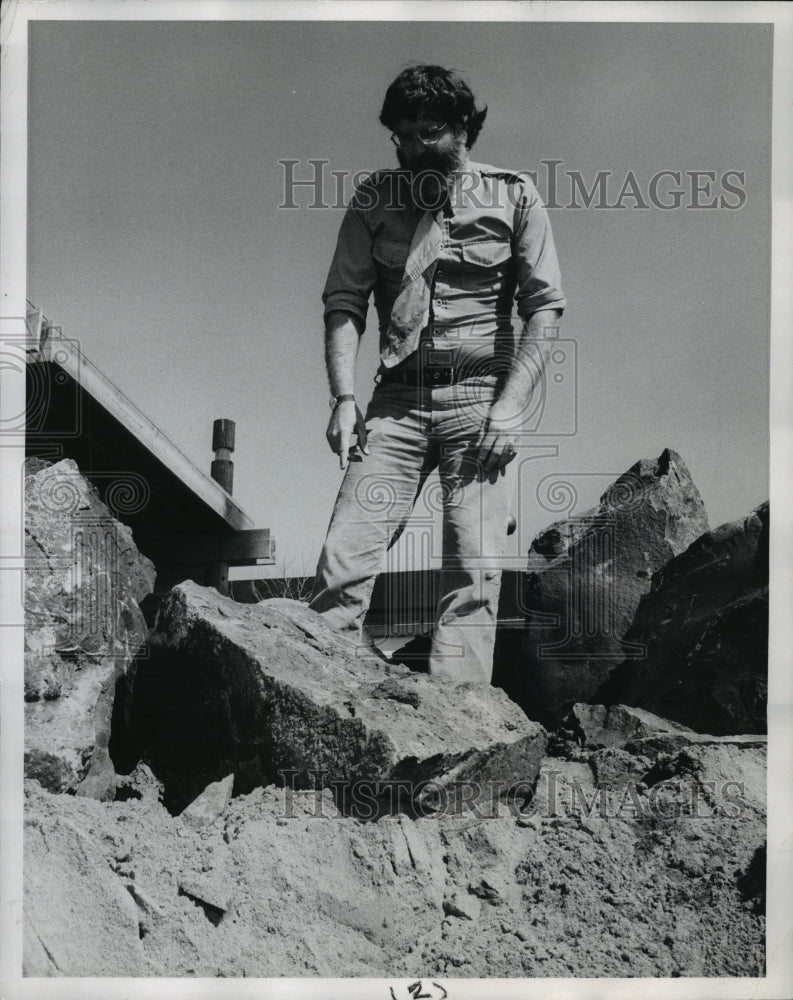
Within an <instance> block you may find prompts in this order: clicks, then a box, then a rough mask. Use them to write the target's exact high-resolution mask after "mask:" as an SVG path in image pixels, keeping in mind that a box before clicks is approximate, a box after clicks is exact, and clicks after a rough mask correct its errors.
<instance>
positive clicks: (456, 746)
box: [112, 581, 546, 812]
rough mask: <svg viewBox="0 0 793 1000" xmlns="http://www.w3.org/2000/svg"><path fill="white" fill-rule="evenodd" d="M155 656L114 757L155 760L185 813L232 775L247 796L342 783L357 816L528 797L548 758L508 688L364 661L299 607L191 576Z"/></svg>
mask: <svg viewBox="0 0 793 1000" xmlns="http://www.w3.org/2000/svg"><path fill="white" fill-rule="evenodd" d="M150 654H151V655H150V656H149V658H148V659H147V660H144V661H141V662H139V663H137V664H136V665H135V668H134V670H133V671H131V672H130V675H129V676H128V678H126V693H125V694H124V695H123V698H122V699H121V700H120V702H119V705H120V711H119V716H118V728H117V730H116V729H114V745H113V747H112V750H113V753H114V757H115V758H116V759H117V760H118V761H119V767H122V765H121V763H120V761H121V760H122V758H123V759H125V760H126V766H127V767H131V766H132V765H133V764H134V763H135V762H136V761H137V760H138V759H143V760H145V762H146V763H147V764H148V765H149V766H150V767H151V769H152V770H153V772H154V773H155V774H156V775H157V777H158V778H159V779H160V780H161V781H162V782H163V783H164V785H165V789H166V797H165V802H166V804H167V805H168V808H169V809H171V810H172V811H174V812H177V811H181V809H183V808H184V807H185V806H186V805H187V804H188V803H189V802H191V801H192V799H193V798H195V796H196V795H197V794H198V793H199V792H200V791H201V790H202V789H203V788H204V787H205V786H206V785H207V784H208V783H209V782H212V781H218V780H219V779H221V778H223V777H225V776H226V775H228V774H230V773H234V775H235V784H234V790H235V794H240V793H244V792H248V791H251V790H252V789H253V788H255V787H257V786H259V785H268V784H271V783H276V784H286V785H289V786H291V787H292V788H295V789H300V788H308V787H314V786H316V787H332V788H334V790H335V792H336V793H338V794H339V795H340V796H341V798H342V799H344V800H345V804H346V805H347V806H350V808H351V809H353V810H354V808H355V807H356V805H358V806H361V805H362V804H364V807H365V811H366V810H367V809H371V810H374V811H375V812H376V811H377V809H379V808H380V806H377V807H375V805H374V804H373V800H374V799H378V801H380V802H381V804H382V803H383V802H385V806H384V807H385V808H390V807H396V808H402V805H403V804H404V803H407V805H406V806H405V807H406V808H415V807H416V805H417V803H418V802H419V801H420V802H421V803H422V804H426V803H427V802H428V800H429V799H433V800H435V801H434V805H433V807H435V806H437V805H438V802H437V800H438V799H441V800H445V801H446V802H447V803H448V801H449V800H448V796H450V795H451V794H452V793H454V794H457V793H458V792H459V791H460V789H461V788H462V789H463V794H464V795H465V796H467V797H469V798H470V797H472V796H473V797H475V798H476V799H477V800H481V799H482V797H483V796H484V797H490V798H491V799H493V798H497V797H498V795H499V793H500V792H502V793H503V792H506V791H507V790H508V789H509V788H510V786H512V785H514V784H516V783H521V784H522V787H523V788H524V791H525V790H526V788H527V786H529V785H530V783H531V782H532V781H533V780H534V779H535V777H536V775H537V772H538V770H539V765H540V760H541V758H542V755H543V753H544V750H545V745H546V738H545V733H544V730H543V729H542V727H541V726H539V725H537V724H536V723H533V722H530V721H529V720H528V719H527V718H526V716H525V715H524V713H523V712H522V711H521V709H520V708H519V707H518V706H517V705H515V704H514V703H512V702H511V701H510V700H509V698H507V696H506V695H505V694H504V692H503V691H500V690H498V689H495V688H491V687H489V686H488V685H476V684H461V685H451V684H448V683H442V682H439V681H437V680H435V679H433V678H431V677H428V676H424V675H419V674H416V673H414V672H412V671H411V670H410V669H409V668H407V667H404V666H400V667H393V666H391V665H389V664H388V663H387V662H385V661H383V660H379V659H376V658H373V656H372V654H371V651H368V655H367V656H364V657H362V656H357V655H356V649H355V647H354V646H353V645H352V644H351V643H350V642H349V640H347V639H346V638H344V637H343V636H342V635H340V634H339V633H337V632H334V631H333V630H332V629H331V628H330V627H329V626H328V624H327V623H326V621H325V620H324V618H322V616H321V615H319V614H317V613H316V612H313V611H311V610H309V609H308V607H307V606H305V605H304V604H301V603H298V602H297V601H291V600H285V599H281V600H279V599H274V600H265V601H262V602H261V603H259V604H255V605H250V604H238V603H236V602H234V601H232V600H230V599H229V598H226V597H222V596H221V595H220V594H218V593H217V591H215V590H213V589H210V588H206V587H201V586H199V585H198V584H195V583H193V582H191V581H186V582H184V583H182V584H180V585H179V586H178V587H175V588H174V589H173V590H172V591H171V593H170V594H169V595H168V597H167V598H166V600H165V602H164V603H163V605H162V607H161V608H160V611H159V613H158V616H157V621H156V623H155V628H154V632H153V634H152V636H151V639H150ZM361 782H366V783H368V784H367V785H366V786H363V785H361V784H360V783H361ZM398 782H402V783H403V784H402V785H401V786H400V787H398V786H397V783H398ZM400 788H401V791H402V793H403V797H401V796H400V795H399V794H398V793H399V792H400ZM381 793H382V794H381ZM356 796H358V800H357V802H356V801H350V799H352V800H355V799H356ZM383 796H385V798H383ZM364 800H365V803H364ZM397 800H399V801H397ZM443 804H444V803H443V802H441V803H440V806H441V807H442V806H443Z"/></svg>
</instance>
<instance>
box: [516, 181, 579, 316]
mask: <svg viewBox="0 0 793 1000" xmlns="http://www.w3.org/2000/svg"><path fill="white" fill-rule="evenodd" d="M518 195H519V196H518V198H517V200H516V205H515V228H514V235H513V251H512V252H513V255H514V258H515V263H516V268H517V284H516V288H515V301H516V302H517V309H518V315H520V316H522V317H523V318H524V319H528V317H529V316H531V315H532V314H533V313H536V312H538V311H539V310H540V309H558V310H559V311H560V312H561V311H563V310H564V307H565V305H566V304H567V303H566V300H565V297H564V293H563V292H562V278H561V274H560V272H559V260H558V258H557V256H556V246H555V245H554V241H553V233H552V232H551V223H550V220H549V218H548V211H547V209H546V208H545V205H543V203H542V199H541V198H540V195H539V193H538V191H537V189H536V187H535V186H534V184H533V183H532V181H531V180H530V179H529V178H528V177H521V178H520V187H519V189H518Z"/></svg>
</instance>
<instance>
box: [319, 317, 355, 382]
mask: <svg viewBox="0 0 793 1000" xmlns="http://www.w3.org/2000/svg"><path fill="white" fill-rule="evenodd" d="M362 333H363V323H362V322H361V321H360V320H359V319H358V317H357V316H353V315H352V314H351V313H346V312H332V313H330V314H329V316H328V318H327V321H326V323H325V367H326V369H327V372H328V384H329V385H330V391H331V395H333V396H341V395H343V394H345V393H354V392H355V359H356V357H357V355H358V343H359V341H360V339H361V334H362Z"/></svg>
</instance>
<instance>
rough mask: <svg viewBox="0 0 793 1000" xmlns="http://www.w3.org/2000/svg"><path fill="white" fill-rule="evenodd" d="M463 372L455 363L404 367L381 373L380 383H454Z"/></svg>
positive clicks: (434, 385)
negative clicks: (399, 369)
mask: <svg viewBox="0 0 793 1000" xmlns="http://www.w3.org/2000/svg"><path fill="white" fill-rule="evenodd" d="M461 375H462V372H460V370H459V369H457V368H455V367H454V365H438V366H433V367H430V366H425V367H424V368H404V369H402V370H401V371H388V372H385V373H381V374H380V378H379V379H378V383H377V384H378V385H388V384H390V383H392V382H399V383H400V384H401V385H412V386H415V387H417V388H418V387H419V386H429V387H430V388H435V387H436V386H443V385H454V383H455V382H456V381H457V380H458V378H460V376H461Z"/></svg>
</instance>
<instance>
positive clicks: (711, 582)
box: [597, 503, 769, 735]
mask: <svg viewBox="0 0 793 1000" xmlns="http://www.w3.org/2000/svg"><path fill="white" fill-rule="evenodd" d="M768 516H769V509H768V504H767V503H764V504H761V506H759V507H757V508H756V509H755V510H753V511H752V512H751V513H750V514H749V515H748V516H747V517H745V518H741V519H740V520H738V521H733V522H730V523H728V524H723V525H721V527H719V528H716V529H715V530H714V531H709V532H707V533H706V534H704V535H703V536H702V537H701V538H699V539H697V541H696V542H695V543H694V544H693V545H691V546H690V548H688V549H687V550H686V551H685V552H684V553H682V555H679V556H678V557H677V558H676V559H673V560H672V561H671V562H670V563H669V564H668V565H667V566H666V567H664V569H663V570H661V571H660V572H659V573H657V574H656V575H655V576H654V577H653V581H652V590H651V592H650V593H649V594H648V595H647V597H645V599H644V600H643V601H642V602H641V605H640V606H639V609H638V611H637V613H636V617H635V620H634V622H633V625H632V626H631V628H630V630H629V631H628V633H627V634H626V639H628V640H629V641H633V642H637V643H642V644H643V645H645V646H646V648H647V656H646V658H645V659H644V660H641V661H636V662H625V663H623V664H621V665H620V667H619V668H618V669H617V670H616V671H615V673H614V675H613V677H611V678H610V679H609V681H608V682H607V683H606V684H605V685H604V686H603V688H602V690H601V691H600V692H599V693H598V696H597V700H599V701H608V702H611V701H620V702H623V703H624V704H628V705H636V706H639V707H641V708H645V709H648V710H649V711H652V712H658V713H659V714H660V715H664V716H666V717H668V718H670V719H674V720H676V721H677V722H682V723H684V724H685V725H687V726H691V727H692V728H693V729H696V730H697V731H699V732H708V733H714V734H717V735H719V734H721V735H726V734H729V733H763V732H765V731H766V707H767V670H768Z"/></svg>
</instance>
